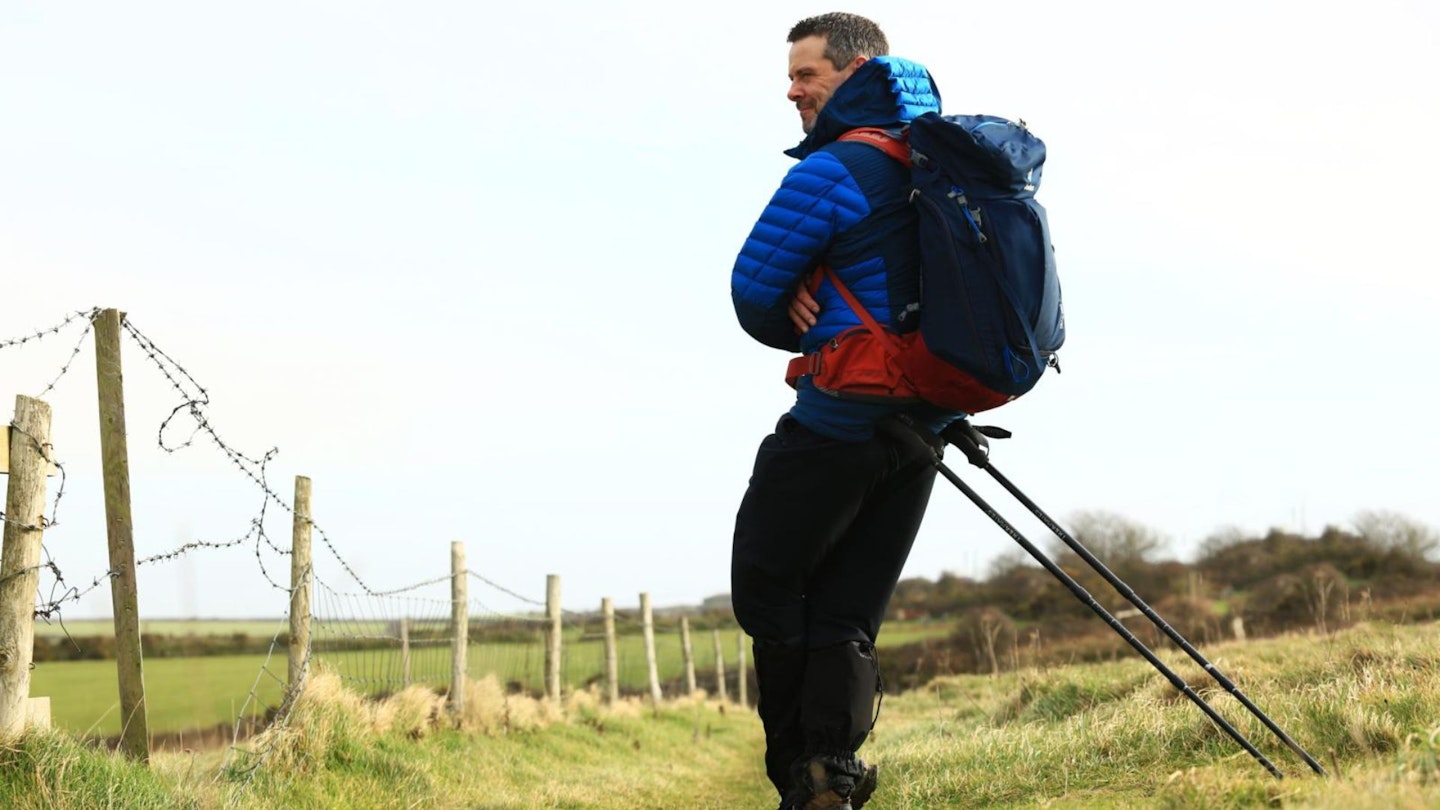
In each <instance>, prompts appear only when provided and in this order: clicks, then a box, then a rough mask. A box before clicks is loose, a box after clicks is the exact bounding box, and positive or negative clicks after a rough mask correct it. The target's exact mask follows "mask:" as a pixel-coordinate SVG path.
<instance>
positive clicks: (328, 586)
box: [315, 574, 453, 604]
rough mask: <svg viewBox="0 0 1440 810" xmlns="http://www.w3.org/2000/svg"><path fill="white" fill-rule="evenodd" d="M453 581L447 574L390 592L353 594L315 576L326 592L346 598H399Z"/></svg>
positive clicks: (371, 591)
mask: <svg viewBox="0 0 1440 810" xmlns="http://www.w3.org/2000/svg"><path fill="white" fill-rule="evenodd" d="M451 579H453V577H452V575H450V574H445V575H444V576H438V577H435V578H433V579H427V580H425V581H424V582H417V583H415V584H413V585H404V586H401V587H399V588H392V589H391V590H388V591H375V590H369V589H366V590H365V592H364V593H353V592H346V591H342V590H340V589H338V588H336V587H334V586H333V585H331V584H330V583H328V582H326V581H325V580H323V579H321V578H320V575H319V574H316V575H315V582H316V584H319V585H323V586H325V589H326V590H328V591H330V592H331V593H333V594H335V595H336V596H345V597H360V596H373V597H377V598H379V597H384V596H399V595H400V594H402V593H409V592H410V591H418V590H420V589H421V588H424V587H427V586H430V585H436V584H438V583H441V582H449V581H450V580H451ZM434 601H437V602H438V601H442V600H439V599H436V600H434ZM443 601H445V603H446V604H449V600H448V599H447V600H443Z"/></svg>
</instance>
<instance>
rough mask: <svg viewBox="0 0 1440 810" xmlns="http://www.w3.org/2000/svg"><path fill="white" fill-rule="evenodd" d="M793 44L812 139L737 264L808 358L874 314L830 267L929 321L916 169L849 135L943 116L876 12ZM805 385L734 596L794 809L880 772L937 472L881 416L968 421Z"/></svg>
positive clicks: (798, 94) (892, 306) (776, 324)
mask: <svg viewBox="0 0 1440 810" xmlns="http://www.w3.org/2000/svg"><path fill="white" fill-rule="evenodd" d="M789 42H790V43H791V46H790V90H789V93H788V98H789V99H790V100H791V101H792V102H794V104H795V108H796V110H797V111H798V112H799V114H800V123H801V127H802V128H803V130H804V131H805V133H806V137H805V139H804V140H803V141H802V142H801V143H800V145H799V146H797V147H795V148H794V149H791V150H790V151H789V152H787V154H789V155H790V156H792V157H795V158H798V159H799V161H800V162H799V163H798V164H797V165H796V166H795V167H793V168H792V169H791V170H790V172H789V173H788V174H787V175H786V176H785V179H784V181H783V182H782V183H781V185H780V188H779V190H778V191H776V192H775V195H774V197H773V198H772V199H771V201H770V204H769V205H768V206H767V207H766V208H765V210H764V212H763V213H762V214H761V216H760V219H759V221H758V222H757V223H756V224H755V227H754V229H753V230H752V231H751V233H750V236H749V238H748V239H747V240H746V241H745V245H744V248H743V249H742V250H741V253H740V255H739V258H738V259H737V260H736V263H735V267H734V270H733V272H732V276H731V293H732V297H733V299H734V304H735V310H736V314H737V316H738V318H739V320H740V324H741V326H742V327H743V328H744V329H745V331H746V332H748V333H749V334H750V335H751V336H752V337H754V338H755V339H756V340H758V341H760V342H761V343H764V344H766V345H768V346H773V347H775V348H779V349H784V350H786V351H790V352H795V351H800V352H803V353H806V354H811V353H814V352H816V351H818V350H819V349H820V348H821V347H822V346H824V345H825V344H826V343H827V342H828V341H830V340H831V339H832V338H834V337H835V336H836V335H839V334H840V333H842V332H844V331H845V330H847V329H850V328H852V327H855V326H857V325H858V324H859V323H860V318H859V317H858V316H857V315H856V314H855V312H854V311H853V310H852V309H851V308H850V306H849V305H848V304H847V303H846V302H845V300H844V298H843V297H842V294H841V292H840V290H839V289H838V288H837V287H836V286H835V285H834V284H833V283H832V282H831V281H830V280H829V278H828V277H827V276H825V275H824V274H823V273H821V272H820V271H819V270H818V269H817V268H821V267H828V268H829V269H830V270H831V271H833V272H834V273H835V275H836V277H838V278H839V279H840V280H841V282H842V283H843V284H844V285H845V286H846V287H848V288H849V290H850V291H852V292H853V294H854V295H855V297H856V298H857V299H858V301H859V303H860V304H862V305H863V306H864V307H865V309H866V310H868V312H869V313H870V315H872V316H873V317H874V318H875V320H876V321H878V322H879V323H880V324H882V325H883V326H885V327H887V328H888V329H890V330H891V331H894V332H897V333H905V332H909V331H913V330H914V329H915V327H916V323H915V320H916V319H915V317H914V313H915V312H916V311H917V310H918V300H919V262H920V258H919V253H918V246H917V240H916V233H915V229H916V213H915V210H914V209H913V207H912V206H911V205H910V202H909V189H910V183H909V170H908V169H907V168H906V167H905V166H904V165H903V164H902V163H900V162H899V161H897V160H895V159H894V158H891V157H889V156H887V155H886V154H885V153H884V152H883V151H882V150H880V149H877V148H876V147H875V146H873V145H871V144H867V143H858V142H853V141H838V140H837V139H838V138H839V137H840V136H841V135H842V134H844V133H845V132H847V131H849V130H851V129H854V128H857V127H877V128H883V129H888V130H891V131H894V132H897V133H898V132H899V130H900V129H901V128H903V127H904V125H905V124H906V123H908V122H909V121H910V120H912V119H913V118H915V117H917V116H919V115H921V114H923V113H926V112H930V111H938V109H939V104H940V98H939V93H938V91H937V90H936V89H935V87H934V84H933V82H932V80H931V78H930V75H929V73H928V71H926V70H925V68H923V67H922V66H920V65H918V64H915V63H913V62H909V61H906V60H903V59H896V58H892V57H888V56H886V54H887V53H888V45H887V43H886V40H885V35H884V33H883V32H882V31H881V30H880V28H879V26H877V25H876V24H875V23H873V22H871V21H870V20H868V19H865V18H863V17H858V16H855V15H853V14H840V13H834V14H824V15H821V16H818V17H812V18H809V19H806V20H802V21H801V22H800V23H798V24H797V25H796V26H795V27H794V28H793V29H792V30H791V31H790V35H789ZM907 315H908V316H910V317H908V318H907ZM777 376H778V375H777ZM797 389H798V390H797V397H796V402H795V405H794V407H793V408H791V409H790V411H789V412H788V413H787V414H785V415H784V416H783V417H781V419H780V421H779V424H778V425H777V426H776V428H775V432H774V434H772V435H770V436H768V437H766V438H765V440H764V441H763V442H762V443H761V445H760V450H759V453H758V455H757V457H756V460H755V468H754V473H753V475H752V477H751V479H750V485H749V489H748V490H747V492H746V493H745V497H744V499H743V501H742V502H741V505H740V509H739V514H738V515H737V517H736V523H735V537H734V548H733V554H732V561H731V590H732V599H733V601H734V606H735V615H736V618H737V619H738V620H739V621H740V624H741V626H742V627H743V628H744V629H745V631H746V633H748V634H749V635H750V636H751V637H752V638H753V639H754V648H755V670H756V675H757V678H758V682H759V688H760V716H761V719H762V721H763V723H764V726H765V736H766V752H765V764H766V772H767V773H768V775H769V777H770V780H771V781H772V782H773V783H774V784H775V787H776V789H777V790H779V792H780V795H781V804H780V808H781V810H801V809H802V808H803V810H839V808H859V807H860V806H862V805H863V804H864V803H865V801H866V800H867V799H868V798H869V796H870V794H871V792H872V791H873V790H874V788H875V782H876V771H875V768H874V767H870V766H866V765H865V763H864V762H862V761H861V760H859V759H858V758H857V757H856V751H857V749H859V747H860V746H861V744H862V743H863V742H864V741H865V738H866V737H867V736H868V735H869V732H870V730H871V729H872V727H873V725H874V719H875V715H874V714H873V712H874V709H875V695H876V693H877V692H878V691H879V688H880V674H879V667H878V665H877V664H876V660H875V646H874V645H875V638H876V636H877V634H878V633H879V630H880V622H881V619H882V617H883V616H884V613H885V608H886V606H887V605H888V603H889V600H890V597H891V594H892V593H893V592H894V589H895V583H896V581H897V580H898V579H899V576H900V572H901V569H902V568H903V567H904V565H905V559H906V557H907V556H908V555H909V553H910V546H911V544H912V542H913V541H914V539H915V534H916V532H917V531H918V530H919V527H920V521H921V518H922V517H923V516H924V513H925V507H926V504H927V503H928V501H929V498H930V489H931V486H932V485H933V483H934V476H935V470H934V468H933V466H931V465H930V464H929V463H928V460H926V459H922V458H918V457H912V456H909V455H907V454H906V453H905V451H904V450H903V448H902V447H901V446H900V445H899V444H898V443H894V442H892V441H891V440H888V439H886V438H884V437H883V436H881V435H878V434H877V432H876V425H877V423H879V422H880V421H881V420H882V419H884V418H886V417H888V416H890V415H892V414H895V413H905V414H907V415H909V416H910V417H911V418H912V419H914V420H915V421H916V422H918V423H919V424H921V425H925V426H927V427H930V428H932V429H936V430H938V429H939V428H941V427H943V426H944V425H945V424H946V423H948V422H949V421H951V420H953V419H955V418H956V417H957V416H959V415H958V414H952V413H946V412H942V411H939V410H938V409H935V408H932V407H930V406H926V405H924V404H916V403H915V402H914V401H913V400H908V401H907V400H889V401H887V400H884V399H881V400H875V399H873V398H868V399H861V400H856V399H847V398H841V397H839V396H836V395H833V394H831V393H827V392H825V391H822V390H819V389H817V388H816V386H815V385H814V383H813V380H812V379H811V378H810V377H808V376H802V377H800V378H799V381H798V384H797Z"/></svg>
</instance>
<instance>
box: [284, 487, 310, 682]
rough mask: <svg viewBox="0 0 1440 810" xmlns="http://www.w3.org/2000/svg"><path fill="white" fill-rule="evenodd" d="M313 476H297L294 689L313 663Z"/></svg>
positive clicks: (293, 567) (292, 537) (292, 626)
mask: <svg viewBox="0 0 1440 810" xmlns="http://www.w3.org/2000/svg"><path fill="white" fill-rule="evenodd" d="M310 516H311V512H310V479H309V478H306V477H305V476H303V475H297V476H295V520H294V522H293V523H292V524H291V534H290V680H289V688H290V690H291V691H292V692H294V690H298V689H300V688H301V686H303V685H304V683H305V673H306V671H307V670H308V669H309V663H310V583H311V582H312V581H313V579H314V571H313V570H312V569H311V563H310V560H311V557H310V527H311V525H312V521H311V518H310Z"/></svg>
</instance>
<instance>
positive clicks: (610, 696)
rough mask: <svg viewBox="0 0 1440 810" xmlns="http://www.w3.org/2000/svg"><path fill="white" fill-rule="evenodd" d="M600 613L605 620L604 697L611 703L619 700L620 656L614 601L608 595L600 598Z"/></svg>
mask: <svg viewBox="0 0 1440 810" xmlns="http://www.w3.org/2000/svg"><path fill="white" fill-rule="evenodd" d="M600 615H601V616H602V617H604V621H605V698H606V699H607V700H609V701H610V702H611V703H617V702H619V700H620V656H619V655H617V650H618V647H617V645H616V640H615V603H614V602H612V601H611V600H610V597H608V596H607V597H605V598H604V599H601V600H600Z"/></svg>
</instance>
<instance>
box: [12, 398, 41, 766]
mask: <svg viewBox="0 0 1440 810" xmlns="http://www.w3.org/2000/svg"><path fill="white" fill-rule="evenodd" d="M15 425H16V426H17V427H18V428H19V430H14V429H12V430H10V431H9V438H10V446H9V448H8V450H9V457H10V462H9V470H8V472H9V473H10V480H9V482H8V483H7V485H6V490H5V532H4V544H5V545H4V551H3V552H0V738H6V739H13V738H14V737H16V736H18V735H19V734H20V733H21V732H23V731H24V730H25V720H26V716H27V714H28V711H27V709H28V704H29V700H30V664H31V660H32V657H33V655H34V652H35V588H36V585H37V583H38V582H39V581H40V569H39V566H40V542H41V540H42V539H43V537H44V531H45V529H44V525H45V519H44V515H45V473H46V472H47V471H48V470H49V468H50V461H49V459H48V458H47V456H48V455H49V453H48V450H47V446H48V445H49V444H50V406H49V405H47V404H45V403H44V402H41V401H40V400H38V399H32V398H30V397H26V396H17V397H15ZM27 434H28V435H27ZM0 472H6V470H5V469H4V468H0Z"/></svg>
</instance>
